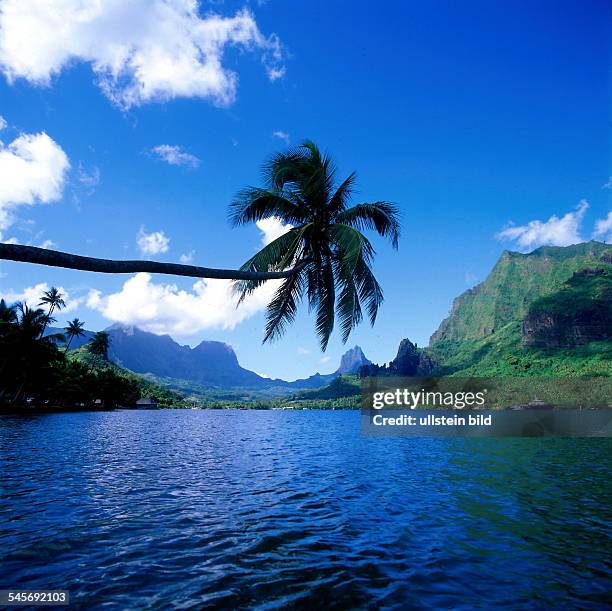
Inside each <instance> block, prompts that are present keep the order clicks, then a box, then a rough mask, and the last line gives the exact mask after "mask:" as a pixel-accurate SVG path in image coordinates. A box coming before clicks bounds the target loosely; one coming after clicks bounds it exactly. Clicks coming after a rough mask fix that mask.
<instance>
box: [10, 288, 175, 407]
mask: <svg viewBox="0 0 612 611" xmlns="http://www.w3.org/2000/svg"><path fill="white" fill-rule="evenodd" d="M47 293H48V294H49V295H47ZM47 293H46V294H45V295H43V297H42V298H41V305H44V304H46V305H49V309H48V311H46V312H45V311H44V310H42V309H35V308H31V307H29V306H28V305H26V304H22V303H17V304H14V305H8V304H6V303H5V301H4V300H1V301H0V406H1V407H2V408H4V409H7V408H8V409H20V408H34V409H75V408H94V407H95V408H110V407H117V406H126V407H130V406H133V405H134V404H135V403H136V401H137V400H138V399H140V398H141V397H145V396H146V397H151V398H153V399H155V400H156V402H157V403H158V405H159V406H161V407H163V406H171V405H180V404H181V400H182V398H181V396H180V395H178V394H177V393H174V392H172V391H169V390H165V389H162V388H160V387H159V386H156V385H155V384H152V383H150V382H148V381H147V380H144V379H143V378H141V377H140V376H137V375H135V374H133V373H131V372H128V371H126V370H124V369H122V368H120V367H118V366H117V365H115V364H113V363H111V362H110V361H109V360H108V357H107V352H108V342H109V339H108V334H106V333H104V332H103V331H102V332H99V333H96V334H95V335H94V337H93V338H92V339H91V341H90V342H89V343H88V344H87V345H86V346H84V347H82V348H80V349H79V350H72V351H70V350H69V345H70V341H71V340H72V338H73V337H74V336H76V335H79V334H80V333H81V332H80V331H79V329H82V327H83V326H82V323H80V321H78V319H75V320H74V321H72V322H71V323H70V324H69V325H68V326H67V327H66V334H51V335H45V330H46V328H47V326H48V325H49V324H50V323H51V322H53V317H52V316H51V314H52V313H53V311H54V310H58V309H61V308H62V307H63V301H62V299H61V295H59V293H57V291H55V290H54V289H52V290H51V291H48V292H47ZM49 300H50V301H49Z"/></svg>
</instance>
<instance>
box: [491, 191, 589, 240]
mask: <svg viewBox="0 0 612 611" xmlns="http://www.w3.org/2000/svg"><path fill="white" fill-rule="evenodd" d="M588 207H589V204H588V202H587V201H586V200H582V201H581V202H580V203H579V204H578V206H577V207H576V208H575V210H573V211H572V212H568V213H567V214H565V215H563V216H562V217H560V218H559V217H558V216H555V215H553V216H551V217H550V218H549V219H548V220H547V221H539V220H534V221H530V222H529V223H527V224H526V225H517V226H510V227H506V229H503V230H502V231H500V232H498V233H497V234H496V236H495V237H496V238H497V239H498V240H507V241H511V242H514V243H515V244H516V246H518V247H519V248H520V249H523V250H524V249H532V248H537V247H538V246H544V245H548V246H568V245H570V244H578V243H579V242H583V241H584V240H583V239H582V237H581V236H580V228H581V225H582V220H583V218H584V215H585V213H586V211H587V209H588Z"/></svg>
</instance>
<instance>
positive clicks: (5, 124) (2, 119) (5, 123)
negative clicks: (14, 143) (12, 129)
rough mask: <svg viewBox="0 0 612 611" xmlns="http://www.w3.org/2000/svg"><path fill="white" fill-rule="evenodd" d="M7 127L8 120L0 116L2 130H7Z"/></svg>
mask: <svg viewBox="0 0 612 611" xmlns="http://www.w3.org/2000/svg"><path fill="white" fill-rule="evenodd" d="M7 125H8V123H7V122H6V119H5V118H4V117H3V116H2V115H0V130H2V129H5V128H6V126H7Z"/></svg>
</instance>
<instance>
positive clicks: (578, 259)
mask: <svg viewBox="0 0 612 611" xmlns="http://www.w3.org/2000/svg"><path fill="white" fill-rule="evenodd" d="M610 253H612V246H609V245H606V244H603V243H601V242H595V241H591V242H586V243H583V244H575V245H573V246H542V247H541V248H538V249H537V250H534V251H533V252H531V253H528V254H522V253H518V252H510V251H504V252H503V253H502V255H501V257H500V259H499V261H498V262H497V263H496V264H495V266H494V267H493V269H492V271H491V273H490V274H489V276H488V277H487V279H486V280H485V281H484V282H482V283H481V284H478V285H476V286H475V287H474V288H471V289H469V290H467V291H466V292H465V293H463V294H462V295H460V296H459V297H457V298H456V299H455V301H454V302H453V306H452V309H451V313H450V316H449V317H448V318H446V319H445V320H443V321H442V323H441V324H440V327H439V328H438V330H437V331H436V332H435V333H434V334H433V335H432V336H431V341H430V346H435V345H436V344H439V343H440V342H453V341H464V340H476V339H481V338H485V337H488V336H490V335H491V334H493V333H495V332H496V331H499V330H500V329H501V328H502V327H504V326H505V325H507V324H508V323H510V322H513V321H517V320H522V319H523V317H524V316H525V314H526V313H527V310H528V308H529V306H530V304H531V303H532V302H533V301H535V300H536V299H537V298H539V297H544V296H545V295H550V294H552V293H554V292H555V291H558V290H559V289H560V287H561V286H562V285H563V283H565V282H567V281H568V280H569V279H570V278H571V277H572V275H573V274H574V272H577V271H580V270H582V269H585V268H589V267H598V266H601V264H602V263H603V262H604V259H605V258H606V257H610V256H611V254H610Z"/></svg>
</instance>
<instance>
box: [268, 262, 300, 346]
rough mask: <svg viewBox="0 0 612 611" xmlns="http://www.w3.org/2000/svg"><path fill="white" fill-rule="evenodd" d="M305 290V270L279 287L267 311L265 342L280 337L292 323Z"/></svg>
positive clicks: (284, 281)
mask: <svg viewBox="0 0 612 611" xmlns="http://www.w3.org/2000/svg"><path fill="white" fill-rule="evenodd" d="M303 291H304V272H299V273H296V274H294V275H293V276H290V277H289V278H287V279H286V280H283V283H282V284H281V286H280V287H279V289H278V291H276V294H275V295H274V298H273V299H272V301H271V302H270V303H269V304H268V310H267V312H266V331H265V334H264V339H263V341H264V343H265V342H267V341H269V340H270V341H274V340H276V339H278V338H279V337H280V336H281V335H282V334H283V333H284V332H285V329H286V327H287V325H290V324H291V323H292V322H293V321H294V319H295V314H296V312H297V304H298V302H299V301H300V299H301V297H302V294H303Z"/></svg>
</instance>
